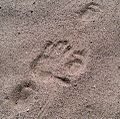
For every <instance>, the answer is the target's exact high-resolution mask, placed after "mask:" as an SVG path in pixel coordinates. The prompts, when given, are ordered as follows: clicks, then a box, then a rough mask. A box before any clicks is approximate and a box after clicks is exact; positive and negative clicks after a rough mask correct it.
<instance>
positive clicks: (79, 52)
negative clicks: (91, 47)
mask: <svg viewBox="0 0 120 119" xmlns="http://www.w3.org/2000/svg"><path fill="white" fill-rule="evenodd" d="M73 54H76V55H81V56H85V55H86V54H87V50H86V49H82V50H75V51H74V52H73Z"/></svg>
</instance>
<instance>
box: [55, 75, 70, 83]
mask: <svg viewBox="0 0 120 119" xmlns="http://www.w3.org/2000/svg"><path fill="white" fill-rule="evenodd" d="M55 78H58V79H60V80H61V81H62V82H64V83H67V84H69V83H70V80H69V79H68V78H66V77H59V76H55Z"/></svg>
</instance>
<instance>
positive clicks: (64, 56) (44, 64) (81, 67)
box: [30, 40, 89, 83]
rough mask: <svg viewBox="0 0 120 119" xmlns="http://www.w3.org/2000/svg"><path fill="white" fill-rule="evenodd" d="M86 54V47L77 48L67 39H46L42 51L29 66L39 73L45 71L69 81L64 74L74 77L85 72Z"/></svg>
mask: <svg viewBox="0 0 120 119" xmlns="http://www.w3.org/2000/svg"><path fill="white" fill-rule="evenodd" d="M88 56H89V50H88V49H86V48H82V49H78V48H76V46H75V45H73V44H71V43H70V42H69V41H68V40H59V41H57V42H52V41H48V42H47V43H46V44H45V46H44V51H43V52H42V53H41V54H40V55H39V56H37V57H36V58H35V59H34V60H33V61H32V62H31V65H30V67H31V69H35V73H37V74H39V75H41V74H40V72H44V73H46V72H47V73H48V74H50V75H53V76H55V77H59V78H58V79H60V80H62V81H64V82H66V83H68V82H70V81H69V80H68V77H66V76H73V77H76V76H79V75H80V74H82V73H85V71H86V65H87V63H88V59H89V58H88ZM45 75H46V74H45Z"/></svg>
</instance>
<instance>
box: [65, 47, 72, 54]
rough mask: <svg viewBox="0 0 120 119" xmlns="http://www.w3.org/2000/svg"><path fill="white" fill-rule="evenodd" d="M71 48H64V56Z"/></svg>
mask: <svg viewBox="0 0 120 119" xmlns="http://www.w3.org/2000/svg"><path fill="white" fill-rule="evenodd" d="M71 48H72V47H71V46H70V45H68V46H67V47H66V48H65V50H64V52H63V53H64V54H65V53H66V52H67V51H69V50H70V49H71Z"/></svg>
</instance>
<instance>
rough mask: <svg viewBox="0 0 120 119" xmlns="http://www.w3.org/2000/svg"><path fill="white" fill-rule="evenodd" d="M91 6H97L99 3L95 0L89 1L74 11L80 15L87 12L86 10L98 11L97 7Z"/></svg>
mask: <svg viewBox="0 0 120 119" xmlns="http://www.w3.org/2000/svg"><path fill="white" fill-rule="evenodd" d="M93 6H95V7H99V6H100V5H99V4H98V3H95V2H90V3H88V4H86V5H84V6H83V7H82V8H81V9H80V10H77V11H75V13H76V14H78V15H80V16H82V15H84V14H85V13H86V12H87V10H91V11H93V12H99V11H100V10H98V8H94V7H93Z"/></svg>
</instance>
